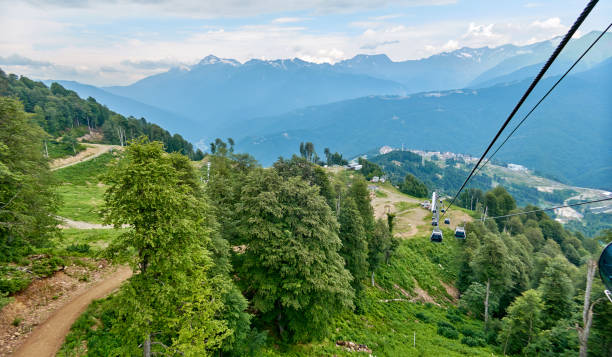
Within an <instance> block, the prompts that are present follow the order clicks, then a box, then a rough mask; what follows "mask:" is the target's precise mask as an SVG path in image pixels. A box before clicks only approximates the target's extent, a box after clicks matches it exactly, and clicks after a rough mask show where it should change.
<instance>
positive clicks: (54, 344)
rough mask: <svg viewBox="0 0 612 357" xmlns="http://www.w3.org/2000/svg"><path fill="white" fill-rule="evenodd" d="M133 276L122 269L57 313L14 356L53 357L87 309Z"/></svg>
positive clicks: (38, 328) (124, 268) (126, 268)
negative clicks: (94, 301) (73, 325)
mask: <svg viewBox="0 0 612 357" xmlns="http://www.w3.org/2000/svg"><path fill="white" fill-rule="evenodd" d="M131 275H132V270H131V269H130V268H129V267H120V268H118V269H117V271H115V272H114V273H112V274H111V275H109V276H108V277H106V278H105V279H104V280H102V281H101V282H99V283H98V284H97V285H95V286H93V287H92V288H91V289H89V290H87V291H85V292H84V293H83V294H81V295H79V296H76V297H75V298H73V299H72V300H71V301H69V302H67V303H66V304H64V306H63V307H61V308H59V309H58V310H56V311H55V312H54V313H53V314H52V315H51V316H50V317H49V318H48V319H47V320H46V321H45V322H44V323H42V324H41V325H39V326H38V327H36V328H35V329H34V331H33V332H32V334H31V335H30V336H29V337H28V339H27V340H25V341H24V343H23V344H22V345H21V347H20V348H19V349H17V351H16V352H15V353H14V354H13V356H16V357H32V356H36V357H52V356H55V354H56V353H57V351H58V350H59V349H60V347H61V346H62V344H63V343H64V339H65V337H66V335H67V334H68V331H70V327H71V326H72V324H73V323H74V321H76V319H77V318H78V317H79V316H81V314H82V313H83V312H84V311H85V309H86V308H87V306H88V305H89V304H90V303H91V302H92V301H93V300H95V299H100V298H103V297H105V296H107V295H108V294H110V293H111V292H112V291H113V290H115V289H117V288H118V287H119V286H120V285H121V283H123V282H124V281H125V280H126V279H128V278H129V277H130V276H131Z"/></svg>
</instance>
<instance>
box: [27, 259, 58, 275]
mask: <svg viewBox="0 0 612 357" xmlns="http://www.w3.org/2000/svg"><path fill="white" fill-rule="evenodd" d="M64 265H65V262H64V260H63V259H62V258H60V257H57V256H52V257H49V258H43V259H38V260H35V261H34V262H33V263H32V271H33V272H34V273H35V274H36V275H38V276H40V277H47V276H51V275H53V273H55V272H56V271H57V270H58V269H59V268H61V267H63V266H64Z"/></svg>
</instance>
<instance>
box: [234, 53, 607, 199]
mask: <svg viewBox="0 0 612 357" xmlns="http://www.w3.org/2000/svg"><path fill="white" fill-rule="evenodd" d="M602 78H612V59H609V60H607V61H605V62H604V63H602V64H600V65H598V66H596V67H594V68H592V69H590V70H588V71H585V72H581V73H578V74H575V75H573V76H568V77H567V78H566V79H565V80H564V81H563V82H562V83H561V84H560V85H559V86H558V87H557V89H556V90H555V91H554V92H553V93H552V94H551V95H550V96H549V97H548V98H547V99H546V101H544V102H543V103H542V105H541V106H540V107H539V108H538V109H537V110H536V111H535V112H534V113H533V114H532V116H531V118H530V119H529V120H528V121H526V123H525V124H524V125H523V126H522V127H521V128H520V129H519V130H518V131H517V133H516V134H515V135H514V136H513V137H512V139H510V140H509V141H508V144H507V145H506V146H504V148H503V149H502V150H500V152H499V153H498V155H497V156H496V158H497V159H498V160H503V161H505V162H512V163H519V164H522V165H525V166H527V167H529V168H532V169H536V170H539V171H541V172H544V173H549V174H553V175H554V176H556V178H558V179H560V180H561V181H563V182H567V183H572V184H574V185H577V186H585V187H597V188H604V189H608V190H612V180H611V178H612V145H611V144H610V143H611V142H612V120H611V119H612V101H610V98H611V96H610V93H612V83H611V82H610V81H606V80H602ZM556 79H557V77H550V78H546V79H544V80H543V81H542V82H540V84H539V85H538V86H537V87H536V90H535V91H534V92H533V94H532V95H531V96H530V97H529V99H528V100H527V102H526V103H525V105H524V106H523V107H522V109H521V110H520V111H519V112H518V114H517V116H516V117H515V120H514V121H513V122H512V124H511V126H510V127H513V126H514V125H515V123H516V122H518V121H519V120H520V119H521V118H522V117H523V116H524V115H525V114H526V112H527V110H528V109H529V108H530V107H531V106H533V105H534V104H535V102H536V101H537V99H539V98H540V97H541V96H542V95H543V94H544V92H545V91H546V90H548V88H550V87H551V86H552V85H553V83H554V81H556ZM530 82H531V80H530V79H527V80H523V81H520V82H517V83H512V84H498V85H496V86H493V87H488V88H481V89H463V90H448V91H436V92H426V93H419V94H414V95H408V96H370V97H364V98H358V99H352V100H346V101H341V102H336V103H332V104H328V105H323V106H312V107H308V108H302V109H298V110H295V111H292V112H289V113H286V114H283V115H280V116H273V117H261V118H257V119H255V120H253V121H252V122H251V123H252V124H251V125H250V126H244V130H245V131H250V132H255V133H257V134H256V135H253V136H250V137H247V138H245V139H243V140H242V141H240V142H239V146H240V149H243V150H245V151H247V152H249V153H252V154H254V155H255V157H257V158H258V159H260V160H262V161H263V162H264V163H265V164H267V163H270V162H272V161H273V160H275V159H276V157H277V156H278V155H284V156H287V155H290V154H292V153H294V152H296V148H297V147H298V145H299V143H300V142H302V141H311V142H313V143H314V144H315V147H317V148H319V150H320V151H322V150H323V148H324V147H329V148H331V149H332V151H335V150H337V151H339V152H341V153H343V154H344V155H345V157H346V156H348V157H351V156H355V155H359V154H362V153H365V152H367V151H368V150H370V149H371V148H374V147H380V146H383V145H390V146H395V147H400V146H402V145H404V146H405V147H406V148H411V149H425V150H436V151H452V152H461V153H465V154H470V155H472V156H477V155H478V156H479V155H480V154H482V151H483V150H484V148H486V145H487V144H488V141H490V139H491V138H492V137H493V135H494V134H495V133H496V131H497V130H498V129H499V127H500V126H501V124H502V122H503V121H504V120H505V119H506V117H507V115H508V114H509V113H510V111H511V110H512V108H513V106H514V105H515V104H516V102H517V101H518V99H519V98H520V97H521V95H522V93H523V92H524V91H525V89H526V88H527V87H528V86H529V84H530Z"/></svg>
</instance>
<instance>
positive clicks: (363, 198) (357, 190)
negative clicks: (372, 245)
mask: <svg viewBox="0 0 612 357" xmlns="http://www.w3.org/2000/svg"><path fill="white" fill-rule="evenodd" d="M348 194H349V196H350V197H351V198H352V199H353V201H355V205H356V206H357V210H359V213H360V214H361V219H362V220H363V225H364V229H365V231H366V234H367V235H368V236H370V237H371V235H372V231H373V229H374V209H373V208H372V204H371V203H370V192H369V191H368V183H367V182H366V181H365V180H364V179H363V177H360V176H355V177H354V178H353V180H352V181H351V186H350V187H349V191H348Z"/></svg>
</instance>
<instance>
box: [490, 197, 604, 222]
mask: <svg viewBox="0 0 612 357" xmlns="http://www.w3.org/2000/svg"><path fill="white" fill-rule="evenodd" d="M611 200H612V197H607V198H601V199H598V200H593V201H586V202H578V203H572V204H569V205H563V206H556V207H549V208H541V209H535V210H532V211H526V212H517V213H512V214H506V215H503V216H495V217H485V218H484V220H487V219H498V218H506V217H513V216H520V215H523V214H529V213H536V212H544V211H552V210H555V209H559V208H565V207H575V206H582V205H588V204H589V203H597V202H604V201H611Z"/></svg>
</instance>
